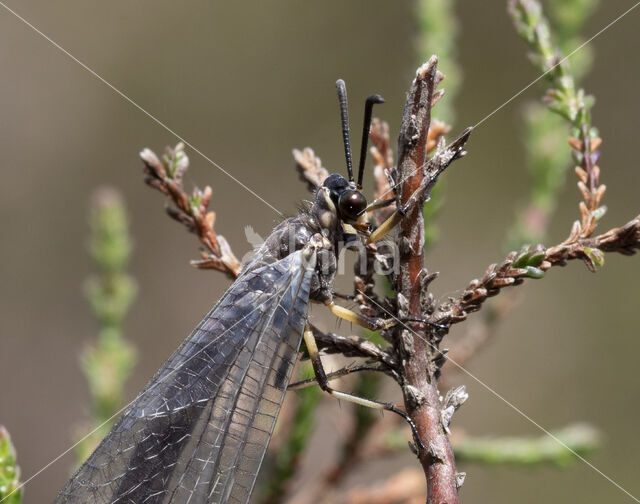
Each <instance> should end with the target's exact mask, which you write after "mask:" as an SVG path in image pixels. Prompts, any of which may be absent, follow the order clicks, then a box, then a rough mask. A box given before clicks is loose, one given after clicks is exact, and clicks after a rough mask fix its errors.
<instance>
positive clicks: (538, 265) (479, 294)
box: [432, 215, 640, 324]
mask: <svg viewBox="0 0 640 504" xmlns="http://www.w3.org/2000/svg"><path fill="white" fill-rule="evenodd" d="M580 230H581V226H580V223H579V222H576V223H575V224H574V227H573V229H572V232H571V235H570V236H569V238H568V239H567V240H566V241H565V242H564V243H562V244H560V245H556V246H555V247H551V248H548V249H545V248H544V247H542V246H537V247H534V248H533V249H531V250H529V251H525V252H521V253H518V252H511V253H510V254H509V255H508V256H507V257H506V259H505V260H504V261H503V262H502V263H500V264H492V265H491V266H489V267H488V268H487V271H486V272H485V274H484V276H483V277H482V278H481V279H479V280H478V279H475V280H472V281H471V283H470V284H469V285H468V286H467V288H466V289H465V290H464V292H463V293H462V294H461V295H460V296H459V297H457V298H451V299H450V300H449V302H447V303H443V304H441V305H440V306H439V307H438V310H437V312H436V314H435V315H434V316H433V317H432V320H433V321H434V322H439V323H443V324H456V323H458V322H462V321H463V320H465V319H466V317H467V315H468V314H469V313H472V312H475V311H478V310H479V309H480V308H481V307H482V304H483V303H484V302H485V301H486V299H487V298H489V297H491V296H495V295H496V294H498V293H499V292H500V291H501V290H502V289H503V288H504V287H511V286H515V285H520V284H521V283H522V282H524V279H525V278H539V277H540V276H541V275H539V274H538V273H537V271H536V270H539V271H541V272H544V271H546V270H548V269H549V268H551V267H552V266H564V265H565V264H566V263H567V261H570V260H573V259H581V260H582V261H584V263H585V265H586V266H587V267H588V268H589V270H590V271H595V270H596V267H597V266H600V265H601V264H602V263H603V262H604V256H603V254H602V252H617V253H619V254H623V255H633V254H634V253H635V252H636V251H637V250H638V249H640V215H639V216H638V217H636V218H635V219H633V220H631V221H629V222H627V223H626V224H625V225H624V226H621V227H618V228H614V229H611V230H609V231H607V232H606V233H603V234H601V235H599V236H596V237H593V238H581V237H580ZM527 255H528V256H529V257H525V256H527ZM523 259H524V260H523ZM521 263H529V264H527V265H526V266H525V267H520V266H521ZM531 264H535V266H532V265H531ZM532 268H533V269H532Z"/></svg>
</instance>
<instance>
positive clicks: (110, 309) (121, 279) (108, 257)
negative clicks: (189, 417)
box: [76, 189, 137, 462]
mask: <svg viewBox="0 0 640 504" xmlns="http://www.w3.org/2000/svg"><path fill="white" fill-rule="evenodd" d="M128 227H129V224H128V218H127V213H126V209H125V206H124V204H123V202H122V198H121V197H120V195H119V193H117V192H116V191H115V190H113V189H102V190H100V191H98V192H97V193H96V195H95V197H94V199H93V202H92V206H91V211H90V228H91V241H90V245H89V252H90V255H91V258H92V259H93V261H94V264H95V266H96V269H97V273H96V274H95V275H93V276H92V277H90V278H89V279H88V281H87V285H86V295H87V299H88V300H89V303H90V305H91V308H92V311H93V314H94V316H95V317H96V320H97V322H98V326H99V329H98V338H97V341H96V343H95V344H92V345H90V346H89V347H88V348H87V349H86V350H85V351H84V352H83V354H82V358H81V365H82V370H83V372H84V374H85V376H86V378H87V382H88V384H89V392H90V395H91V420H90V423H91V425H92V429H91V430H93V428H97V429H98V430H97V431H96V432H95V433H94V434H93V435H92V436H91V437H90V438H88V439H86V440H85V441H83V442H82V443H80V444H79V445H78V447H77V448H76V458H77V460H78V462H80V461H82V460H84V459H85V458H86V457H87V456H88V455H89V453H90V452H91V451H92V449H93V448H94V446H95V444H96V443H97V441H98V440H99V439H101V438H102V437H103V436H104V435H105V434H106V433H107V432H108V430H109V429H110V427H111V422H110V421H109V418H110V417H111V415H113V413H114V412H115V411H116V410H117V409H118V408H119V407H120V406H121V405H122V402H123V390H124V384H125V382H126V380H127V379H128V377H129V375H130V373H131V371H132V369H133V367H134V366H135V362H136V352H135V349H134V347H133V346H132V345H131V344H130V343H128V342H127V341H125V340H124V337H123V333H122V324H123V322H124V318H125V316H126V315H127V313H128V312H129V309H130V307H131V304H132V303H133V300H134V299H135V296H136V291H137V288H136V284H135V281H134V280H133V279H132V278H131V277H130V276H129V275H127V274H126V272H125V270H126V267H127V265H128V263H129V259H130V256H131V249H132V243H131V239H130V237H129V231H128Z"/></svg>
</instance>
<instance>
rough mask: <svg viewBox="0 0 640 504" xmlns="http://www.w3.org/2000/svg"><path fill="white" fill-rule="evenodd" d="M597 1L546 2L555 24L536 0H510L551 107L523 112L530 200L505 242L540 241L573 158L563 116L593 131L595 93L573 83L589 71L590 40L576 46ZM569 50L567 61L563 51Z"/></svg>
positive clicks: (513, 244)
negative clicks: (567, 151)
mask: <svg viewBox="0 0 640 504" xmlns="http://www.w3.org/2000/svg"><path fill="white" fill-rule="evenodd" d="M597 5H598V1H597V0H554V1H553V2H548V8H549V12H550V17H551V20H552V22H553V24H554V29H553V39H552V36H551V26H550V23H549V22H548V21H547V19H546V18H545V17H544V15H543V12H542V5H541V4H540V2H538V1H537V0H516V1H513V0H512V1H510V2H509V12H510V14H511V16H512V18H513V20H514V23H515V26H516V29H517V30H518V33H519V34H520V36H521V37H522V38H523V39H524V40H525V41H526V42H527V43H528V45H529V47H530V49H531V53H530V57H531V59H532V61H533V62H534V64H535V65H536V66H537V68H538V69H539V70H540V71H542V72H549V73H547V75H546V76H545V77H546V79H547V80H548V81H549V83H550V84H551V88H550V89H549V91H548V92H547V95H546V97H545V102H546V105H547V108H548V109H549V110H550V111H552V112H554V114H549V113H548V112H547V111H546V110H545V107H543V106H542V105H541V104H532V105H530V106H529V107H528V109H527V111H526V114H525V135H524V137H525V148H526V160H527V161H526V163H527V168H528V170H529V173H530V174H531V191H530V194H529V198H528V202H527V204H526V205H524V206H523V207H522V208H521V209H520V210H519V211H518V213H517V216H516V221H515V223H514V225H513V226H512V228H511V230H510V231H509V232H508V234H507V241H508V244H507V246H508V248H509V249H513V248H517V247H519V246H520V245H521V244H522V243H527V242H529V243H532V242H534V243H535V242H539V241H544V240H545V239H546V232H547V229H548V223H549V219H550V217H551V216H552V215H553V213H554V212H555V209H556V206H557V201H558V196H559V193H560V190H561V189H562V187H563V186H564V184H565V180H566V175H567V172H568V170H569V169H570V168H571V166H572V164H571V162H570V159H568V158H567V156H566V154H565V149H564V148H563V147H564V146H565V138H566V137H567V134H566V129H565V128H566V122H565V121H568V122H569V123H570V125H571V126H572V129H573V130H574V131H573V132H572V134H573V135H574V136H576V137H581V136H582V132H583V131H584V130H583V127H584V126H585V125H586V131H588V132H589V133H590V134H591V136H592V137H595V136H597V132H596V131H595V130H593V128H591V126H590V120H591V118H590V109H591V107H592V106H593V103H594V100H593V97H591V96H587V95H585V94H584V92H583V91H582V90H581V89H576V82H577V81H579V79H581V78H582V77H583V76H584V75H586V74H587V73H588V71H589V70H590V68H591V64H592V60H593V54H592V51H591V48H590V47H589V46H584V47H582V48H581V49H580V50H579V51H577V52H574V50H575V49H577V48H578V47H580V46H581V45H582V43H583V42H584V40H583V39H582V38H581V37H580V35H579V32H580V30H582V28H583V27H584V24H585V23H586V21H587V19H588V17H589V16H590V15H591V14H592V13H593V11H594V10H595V8H596V7H597ZM563 54H565V55H569V54H570V55H571V71H570V70H569V62H568V61H564V62H562V63H561V64H560V65H558V66H555V68H554V65H557V63H558V62H559V61H561V60H562V55H563Z"/></svg>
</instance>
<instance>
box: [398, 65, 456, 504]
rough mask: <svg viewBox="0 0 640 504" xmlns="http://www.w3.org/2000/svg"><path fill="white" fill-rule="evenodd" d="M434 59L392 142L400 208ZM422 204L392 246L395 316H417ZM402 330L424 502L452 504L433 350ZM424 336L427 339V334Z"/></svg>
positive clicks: (411, 182)
mask: <svg viewBox="0 0 640 504" xmlns="http://www.w3.org/2000/svg"><path fill="white" fill-rule="evenodd" d="M436 67H437V58H436V57H435V56H432V57H431V59H430V60H429V62H428V63H426V64H425V65H423V66H422V67H420V68H419V69H418V73H417V75H416V79H415V80H414V82H413V85H412V87H411V91H410V93H409V95H408V97H407V102H406V104H405V110H404V113H403V119H402V125H401V128H400V135H399V139H398V156H399V159H398V172H399V176H400V179H401V180H403V183H402V187H401V197H400V201H401V204H404V203H405V202H407V201H408V199H409V197H410V196H411V195H412V194H413V193H415V192H416V191H417V190H418V189H419V188H420V187H421V185H422V182H423V179H424V177H425V170H423V169H422V167H423V166H424V165H425V162H426V161H427V159H426V156H427V135H428V131H429V125H430V121H431V105H432V102H433V96H434V90H435V87H436V85H437V83H438V80H439V76H438V74H437V68H436ZM425 197H426V195H425V196H423V198H422V201H420V202H419V203H418V204H416V205H415V206H414V207H413V208H412V209H410V210H409V213H408V214H407V215H406V217H405V218H404V219H403V220H402V223H401V225H400V228H399V231H398V234H397V236H396V243H397V245H398V248H399V252H400V254H399V261H400V268H399V274H398V280H397V286H396V291H397V292H398V293H399V295H402V296H403V297H404V299H406V301H407V305H406V306H407V312H406V313H404V310H403V311H402V313H401V312H400V311H399V312H398V315H399V316H401V317H414V318H422V316H423V313H422V281H421V280H422V277H423V275H425V273H426V272H425V271H424V269H423V263H424V257H423V248H424V240H425V233H424V218H423V215H422V206H423V205H422V204H423V203H424V199H425ZM412 329H413V331H408V330H402V331H401V334H400V337H399V344H398V350H399V352H400V353H401V355H402V357H403V359H402V361H403V366H402V371H403V373H402V375H403V380H404V383H403V384H402V389H403V394H404V401H405V406H406V408H407V413H408V414H409V416H410V417H411V419H412V420H413V422H414V423H415V425H416V427H417V429H418V433H419V435H420V438H421V440H422V443H423V444H424V446H425V447H426V449H424V450H419V451H418V457H419V459H420V462H421V464H422V467H423V469H424V472H425V476H426V479H427V489H428V490H427V503H434V504H435V503H438V504H440V503H447V504H453V503H457V502H458V490H457V486H456V465H455V460H454V457H453V450H452V449H451V445H450V443H449V439H448V437H447V435H446V433H445V431H444V428H443V426H442V424H441V422H440V411H441V410H440V399H439V397H440V393H439V391H438V384H437V377H436V374H437V372H438V369H437V367H434V366H432V365H431V363H430V362H429V355H431V354H432V352H433V350H432V348H431V346H430V345H429V343H428V341H427V339H425V337H424V336H422V335H421V333H420V330H419V328H418V327H413V328H412ZM427 338H430V335H427Z"/></svg>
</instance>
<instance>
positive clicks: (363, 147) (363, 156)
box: [358, 94, 384, 190]
mask: <svg viewBox="0 0 640 504" xmlns="http://www.w3.org/2000/svg"><path fill="white" fill-rule="evenodd" d="M376 103H384V98H383V97H382V96H380V95H377V94H374V95H371V96H368V97H367V101H365V103H364V123H363V125H362V143H361V144H360V164H359V165H358V190H360V189H362V177H363V176H364V164H365V162H366V160H367V146H368V145H369V129H370V128H371V112H372V110H373V106H374V105H375V104H376Z"/></svg>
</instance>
